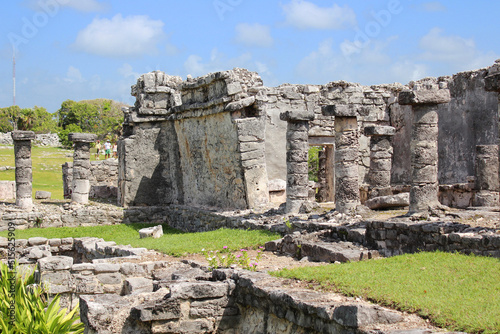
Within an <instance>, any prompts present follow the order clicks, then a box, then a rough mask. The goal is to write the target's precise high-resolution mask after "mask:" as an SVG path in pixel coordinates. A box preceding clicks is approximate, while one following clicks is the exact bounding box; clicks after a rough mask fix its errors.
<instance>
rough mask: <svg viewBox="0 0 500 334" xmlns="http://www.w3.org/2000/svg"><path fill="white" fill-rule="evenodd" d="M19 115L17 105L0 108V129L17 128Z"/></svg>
mask: <svg viewBox="0 0 500 334" xmlns="http://www.w3.org/2000/svg"><path fill="white" fill-rule="evenodd" d="M20 115H21V108H19V106H10V107H6V108H1V109H0V131H1V132H10V131H12V130H17V122H18V119H19V117H20Z"/></svg>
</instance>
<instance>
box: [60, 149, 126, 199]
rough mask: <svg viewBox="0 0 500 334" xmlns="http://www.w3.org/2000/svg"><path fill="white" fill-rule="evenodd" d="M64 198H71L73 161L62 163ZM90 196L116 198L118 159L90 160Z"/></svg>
mask: <svg viewBox="0 0 500 334" xmlns="http://www.w3.org/2000/svg"><path fill="white" fill-rule="evenodd" d="M62 174H63V187H64V198H71V183H72V181H73V163H72V162H66V163H65V164H64V165H62ZM89 180H90V193H89V197H90V198H103V199H116V198H117V197H118V160H117V159H106V160H102V161H91V162H90V176H89Z"/></svg>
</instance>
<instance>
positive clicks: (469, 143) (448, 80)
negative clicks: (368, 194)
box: [390, 69, 498, 185]
mask: <svg viewBox="0 0 500 334" xmlns="http://www.w3.org/2000/svg"><path fill="white" fill-rule="evenodd" d="M486 74H487V70H486V69H480V70H476V71H469V72H461V73H458V74H455V75H453V76H449V77H441V78H437V79H434V81H435V82H436V83H437V84H439V82H441V83H442V84H445V85H447V86H448V89H449V90H450V95H451V101H450V103H447V104H442V105H439V107H438V115H439V135H438V155H439V159H438V161H439V162H438V163H439V165H438V173H439V175H438V176H439V183H440V184H449V185H451V184H458V183H467V177H468V176H474V175H475V167H474V160H475V154H476V153H475V150H476V146H477V145H492V144H497V138H498V122H496V121H495V120H496V119H497V117H498V116H497V113H498V99H497V93H494V92H488V91H486V90H485V89H484V87H485V84H484V78H485V76H486ZM426 80H428V79H426ZM416 83H418V82H416ZM413 84H414V83H410V85H409V86H410V87H411V86H412V85H413ZM410 110H411V108H410V107H409V106H399V105H398V104H395V105H393V106H392V107H391V115H390V116H391V125H392V126H394V127H396V135H395V136H394V139H393V144H394V158H393V159H394V160H393V171H392V181H393V183H396V184H408V183H409V181H410V159H408V157H409V156H410V140H409V139H410V137H411V128H412V122H413V121H412V119H411V118H412V117H411V112H410Z"/></svg>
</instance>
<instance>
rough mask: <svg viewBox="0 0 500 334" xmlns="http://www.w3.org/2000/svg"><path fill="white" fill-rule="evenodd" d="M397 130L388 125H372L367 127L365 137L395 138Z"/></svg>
mask: <svg viewBox="0 0 500 334" xmlns="http://www.w3.org/2000/svg"><path fill="white" fill-rule="evenodd" d="M395 134H396V128H395V127H393V126H386V125H370V126H367V127H365V136H394V135H395Z"/></svg>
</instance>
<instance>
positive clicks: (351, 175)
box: [323, 105, 361, 213]
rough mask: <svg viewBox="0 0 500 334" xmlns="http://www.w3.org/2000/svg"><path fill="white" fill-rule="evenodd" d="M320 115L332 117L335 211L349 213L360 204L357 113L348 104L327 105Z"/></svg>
mask: <svg viewBox="0 0 500 334" xmlns="http://www.w3.org/2000/svg"><path fill="white" fill-rule="evenodd" d="M323 115H325V116H334V117H335V122H334V126H335V210H337V211H339V212H341V213H352V212H354V211H355V210H356V208H357V207H358V206H359V205H360V204H361V201H360V196H359V131H358V118H357V116H358V113H357V111H356V110H355V109H354V108H350V107H349V106H348V105H330V106H325V107H323Z"/></svg>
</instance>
